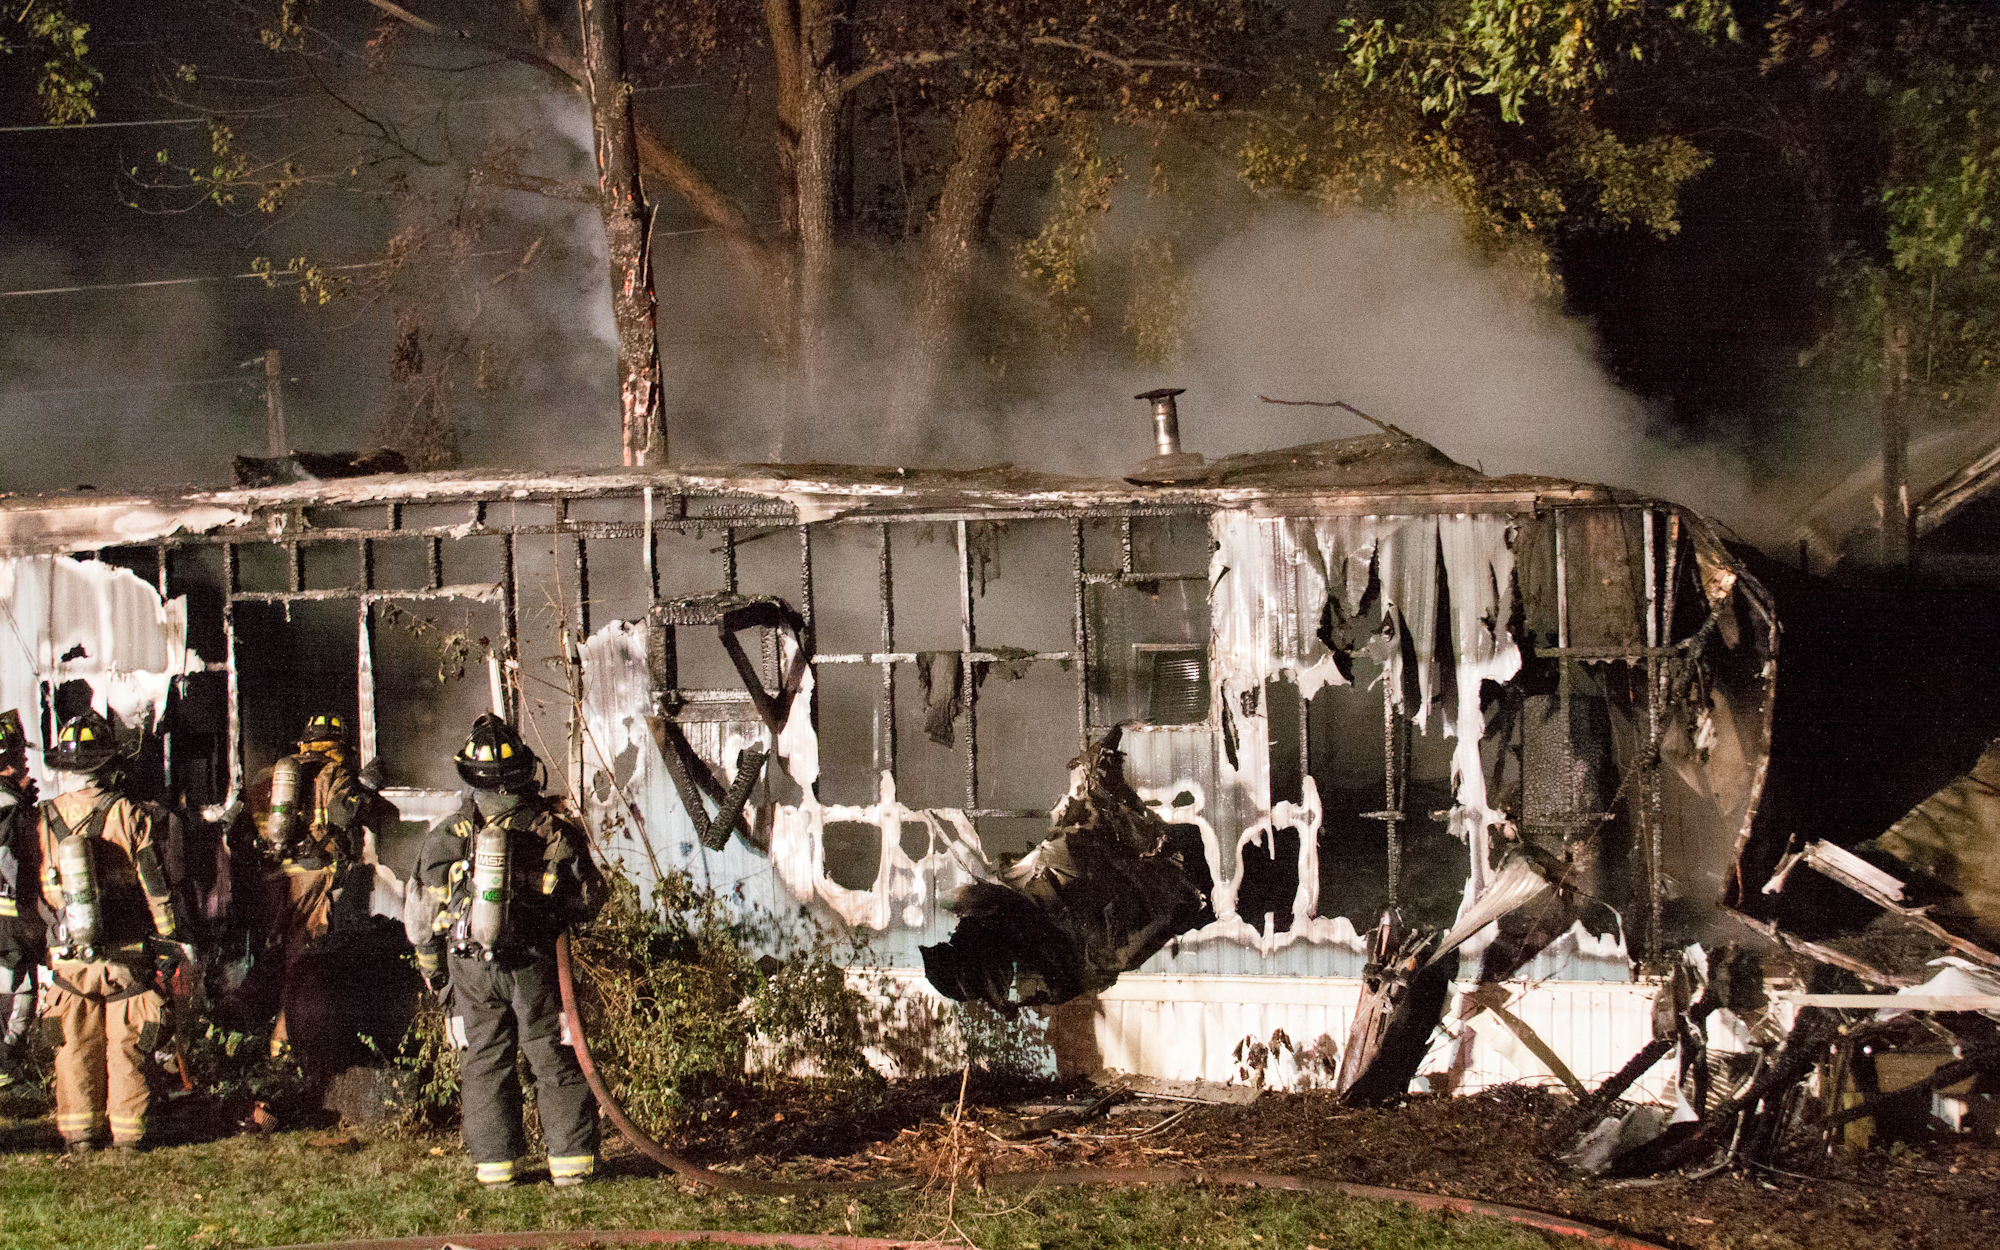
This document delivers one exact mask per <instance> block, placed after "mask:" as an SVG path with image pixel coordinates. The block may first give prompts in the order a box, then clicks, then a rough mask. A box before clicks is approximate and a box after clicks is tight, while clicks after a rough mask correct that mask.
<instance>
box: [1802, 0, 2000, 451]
mask: <svg viewBox="0 0 2000 1250" xmlns="http://www.w3.org/2000/svg"><path fill="white" fill-rule="evenodd" d="M1996 57H2000V15H1995V14H1992V13H1991V12H1990V11H1986V10H1983V9H1982V8H1981V7H1980V6H1966V5H1959V4H1951V3H1928V4H1912V5H1892V4H1886V3H1857V4H1838V3H1829V2H1826V0H1787V3H1786V4H1785V5H1783V7H1782V8H1781V9H1780V11H1779V13H1778V15H1777V17H1776V18H1775V19H1774V21H1773V23H1772V45H1771V52H1770V55H1769V58H1768V62H1767V66H1768V70H1769V72H1770V73H1771V74H1772V75H1773V76H1774V77H1778V78H1790V79H1792V80H1795V81H1798V82H1800V83H1802V84H1804V85H1805V89H1806V92H1807V95H1808V97H1809V98H1810V99H1812V101H1813V102H1814V103H1819V102H1821V101H1831V102H1837V103H1839V104H1842V105H1844V106H1845V109H1846V111H1845V112H1844V113H1836V114H1835V115H1838V116H1845V117H1852V118H1858V119H1859V123H1860V125H1861V126H1863V127H1865V129H1866V130H1867V131H1869V132H1872V137H1873V139H1874V142H1873V143H1869V144H1857V143H1853V142H1851V125H1852V123H1850V126H1847V127H1842V128H1839V129H1833V130H1829V131H1824V132H1822V133H1820V134H1819V135H1818V136H1817V137H1818V140H1819V142H1820V143H1821V145H1822V150H1821V151H1820V152H1819V153H1817V155H1818V157H1819V159H1821V160H1824V161H1827V162H1829V163H1831V162H1836V161H1840V160H1843V159H1847V160H1851V159H1852V153H1853V152H1854V151H1856V150H1860V151H1863V152H1872V154H1873V155H1874V161H1873V162H1872V164H1871V167H1870V169H1869V176H1868V177H1867V178H1866V180H1865V182H1864V183H1863V184H1862V186H1861V188H1860V191H1859V198H1860V199H1861V200H1862V201H1863V203H1862V205H1861V206H1860V207H1862V208H1863V209H1872V211H1861V212H1854V213H1850V214H1847V215H1844V216H1842V217H1841V218H1840V219H1839V220H1840V224H1841V228H1840V229H1838V230H1837V232H1836V233H1834V234H1833V235H1832V236H1831V237H1830V238H1829V240H1828V242H1829V251H1830V256H1829V266H1828V270H1827V286H1828V289H1829V292H1830V294H1831V295H1832V297H1833V304H1832V307H1831V309H1830V313H1831V317H1830V320H1829V324H1828V327H1827V330H1826V332H1825V334H1824V335H1823V336H1822V337H1821V339H1820V341H1819V342H1818V343H1817V344H1816V345H1815V346H1814V348H1813V349H1812V350H1811V351H1810V352H1808V353H1806V354H1805V356H1804V357H1803V358H1802V363H1804V364H1806V365H1807V366H1808V367H1809V369H1810V370H1811V372H1812V374H1813V375H1814V376H1816V377H1817V378H1818V379H1820V381H1821V383H1822V384H1824V385H1830V386H1833V387H1835V388H1839V389H1845V390H1849V391H1852V390H1854V389H1855V388H1860V389H1861V390H1863V391H1872V390H1875V389H1877V388H1879V387H1880V386H1881V385H1882V384H1883V379H1884V374H1883V370H1884V369H1885V367H1886V365H1885V354H1884V350H1883V344H1884V342H1885V339H1887V338H1889V337H1890V336H1893V335H1897V334H1899V333H1900V334H1901V335H1903V336H1905V337H1906V338H1907V341H1908V369H1909V374H1910V382H1911V385H1912V387H1913V389H1914V391H1915V393H1916V395H1917V396H1918V397H1920V398H1921V399H1922V401H1923V402H1924V403H1925V405H1926V406H1927V408H1928V410H1929V412H1930V413H1931V414H1932V415H1933V416H1941V415H1949V414H1950V413H1952V412H1955V411H1961V410H1967V409H1972V410H1978V409H1983V408H1984V407H1985V405H1987V404H1988V403H1990V402H1991V399H1992V394H1993V389H1994V380H1995V373H1994V362H1995V361H1996V359H2000V233H1996V231H1995V228H1994V217H1993V193H1994V186H1995V181H1996V175H2000V74H1996V72H1995V69H1994V65H1995V63H1996ZM1827 111H1829V112H1830V111H1831V110H1827ZM1899 367H1900V366H1899Z"/></svg>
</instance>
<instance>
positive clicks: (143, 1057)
mask: <svg viewBox="0 0 2000 1250" xmlns="http://www.w3.org/2000/svg"><path fill="white" fill-rule="evenodd" d="M55 973H56V975H57V976H58V977H61V978H62V979H63V980H64V981H66V982H68V983H69V984H70V985H72V986H74V987H75V990H76V991H78V992H73V991H71V990H66V989H63V988H62V987H61V986H60V985H58V986H53V987H51V988H50V990H49V994H48V997H47V998H46V999H45V1000H44V1002H43V1004H42V1015H43V1017H44V1018H45V1019H53V1020H55V1021H58V1022H59V1023H60V1025H61V1027H62V1045H61V1046H60V1047H59V1048H58V1049H57V1050H56V1062H55V1078H56V1082H55V1083H56V1129H57V1131H58V1132H60V1133H61V1134H62V1135H63V1139H64V1140H65V1141H89V1140H91V1139H92V1138H94V1137H96V1136H97V1135H98V1133H99V1132H100V1131H101V1130H102V1128H103V1127H104V1126H105V1124H106V1123H107V1121H108V1122H109V1123H110V1125H111V1129H112V1135H113V1137H114V1139H115V1140H117V1141H118V1142H119V1143H120V1144H125V1145H137V1144H138V1143H139V1140H140V1138H141V1137H143V1136H144V1134H145V1131H146V1109H147V1106H148V1105H149V1103H150V1102H151V1099H152V1093H151V1091H150V1090H149V1089H148V1088H147V1085H146V1066H147V1065H148V1064H150V1063H151V1062H152V1056H151V1055H149V1054H147V1053H146V1041H147V1040H148V1035H149V1034H154V1033H157V1032H158V1025H159V1024H160V1022H161V1020H162V1019H163V1018H164V1017H165V1015H166V1000H164V999H162V998H161V997H160V995H159V992H158V991H156V990H151V989H148V990H146V991H144V992H142V993H138V994H133V995H131V996H130V997H127V998H120V999H118V1000H117V1001H115V1002H106V1001H104V1000H105V999H106V998H111V997H114V996H115V995H118V994H121V993H124V992H125V991H126V990H128V989H130V988H131V987H132V986H134V985H135V984H137V983H138V982H137V974H135V973H134V972H133V971H132V970H131V969H129V968H126V967H124V966H123V965H120V964H113V963H108V962H105V961H102V960H100V961H97V962H93V963H83V962H80V961H77V960H70V959H61V960H57V961H56V965H55ZM149 1026H151V1027H150V1028H149Z"/></svg>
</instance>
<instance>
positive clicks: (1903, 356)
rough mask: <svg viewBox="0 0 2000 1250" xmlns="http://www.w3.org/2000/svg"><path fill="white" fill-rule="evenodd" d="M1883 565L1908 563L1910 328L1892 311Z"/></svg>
mask: <svg viewBox="0 0 2000 1250" xmlns="http://www.w3.org/2000/svg"><path fill="white" fill-rule="evenodd" d="M1882 374H1883V386H1882V563H1883V564H1884V565H1885V566H1888V567H1890V568H1900V567H1902V566H1904V565H1906V564H1908V563H1909V562H1910V547H1911V526H1910V465H1909V453H1910V416H1909V388H1910V328H1909V326H1908V325H1906V324H1905V323H1904V322H1903V320H1902V319H1901V318H1900V317H1897V316H1895V315H1894V313H1893V312H1892V313H1891V315H1890V318H1889V324H1888V325H1887V327H1886V328H1885V331H1884V341H1883V345H1882Z"/></svg>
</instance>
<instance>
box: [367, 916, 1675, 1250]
mask: <svg viewBox="0 0 2000 1250" xmlns="http://www.w3.org/2000/svg"><path fill="white" fill-rule="evenodd" d="M556 985H557V987H558V989H559V990H560V991H561V994H562V1009H563V1016H564V1018H565V1019H566V1020H567V1021H568V1024H569V1033H570V1039H571V1041H572V1043H573V1044H574V1050H575V1052H576V1059H577V1065H578V1066H579V1067H580V1068H582V1069H583V1079H584V1080H585V1081H586V1082H588V1083H589V1085H590V1092H591V1093H593V1094H595V1095H596V1096H597V1104H598V1106H599V1107H600V1108H602V1109H603V1111H604V1114H605V1116H606V1118H608V1119H609V1120H610V1121H611V1123H612V1125H613V1126H615V1127H616V1128H617V1129H618V1133H619V1135H620V1136H621V1137H623V1138H624V1139H625V1140H626V1141H627V1142H628V1143H630V1144H631V1146H632V1148H633V1149H635V1150H637V1151H638V1152H639V1153H640V1154H642V1155H644V1156H646V1157H647V1158H648V1159H651V1160H652V1161H653V1162H655V1163H657V1164H659V1165H660V1166H662V1167H664V1168H666V1169H667V1170H668V1171H670V1172H672V1173H673V1174H674V1175H676V1176H678V1177H680V1178H681V1179H682V1180H685V1181H689V1182H691V1183H693V1184H696V1185H707V1186H711V1187H713V1188H716V1189H720V1190H724V1191H726V1192H729V1193H737V1194H754V1195H758V1196H765V1197H775V1196H803V1195H812V1194H837V1193H857V1192H862V1191H868V1190H886V1189H894V1188H897V1187H899V1185H900V1184H902V1182H897V1181H891V1180H874V1181H773V1180H763V1179H760V1178H758V1177H752V1176H735V1175H731V1174H729V1173H726V1172H717V1171H715V1170H713V1169H711V1168H705V1167H702V1166H701V1165H699V1164H696V1163H690V1162H689V1161H688V1160H686V1159H684V1158H682V1157H681V1156H680V1155H677V1154H675V1153H674V1152H673V1151H671V1150H668V1149H667V1148H666V1147H665V1146H662V1145H661V1144H660V1143H659V1142H658V1141H656V1140H654V1139H653V1137H652V1136H650V1135H649V1134H648V1133H647V1132H646V1131H645V1130H644V1129H642V1128H640V1127H639V1126H638V1125H637V1124H634V1123H633V1122H632V1119H631V1117H630V1116H628V1115H626V1114H625V1109H624V1108H623V1107H621V1106H619V1105H618V1100H617V1099H615V1098H613V1097H612V1096H611V1091H610V1089H608V1088H607V1087H606V1086H605V1084H604V1080H603V1078H602V1077H601V1076H600V1075H599V1074H598V1071H597V1064H596V1063H595V1062H594V1061H593V1059H592V1058H591V1054H590V1043H589V1040H588V1039H587V1038H586V1037H585V1035H584V1031H583V1015H582V1013H581V1012H580V1011H578V1010H577V999H576V984H575V980H574V978H573V977H572V975H571V971H570V955H569V935H568V934H566V933H565V934H562V935H561V936H559V937H557V939H556ZM1190 1184H1207V1185H1229V1186H1240V1187H1243V1188H1252V1189H1280V1190H1290V1191H1294V1192H1304V1193H1337V1194H1341V1195H1343V1196H1345V1197H1349V1198H1359V1199H1363V1200H1366V1201H1373V1202H1396V1203H1401V1204H1403V1205H1406V1206H1414V1207H1418V1208H1421V1209H1424V1210H1431V1211H1453V1212H1456V1213H1458V1214H1461V1215H1481V1216H1485V1217H1487V1218H1489V1219H1496V1220H1504V1221H1506V1222H1508V1223H1510V1224H1520V1225H1523V1226H1526V1227H1529V1228H1536V1229H1540V1230H1542V1231H1543V1232H1548V1233H1555V1234H1557V1235H1558V1236H1563V1237H1574V1238H1577V1239H1579V1240H1582V1241H1586V1242H1589V1243H1591V1244H1593V1245H1599V1246H1609V1247H1612V1248H1613V1250H1669V1248H1668V1247H1666V1246H1664V1245H1662V1244H1660V1243H1658V1242H1653V1241H1646V1240H1644V1239H1642V1238H1638V1237H1633V1236H1630V1235H1628V1234H1625V1233H1621V1232H1617V1231H1615V1230H1613V1229H1608V1228H1602V1227H1599V1226H1597V1225H1594V1224H1588V1223H1585V1222H1583V1221H1581V1220H1574V1219H1571V1218H1569V1217H1567V1216H1561V1215H1555V1214H1552V1213H1550V1212H1546V1211H1535V1210H1531V1209H1529V1208H1527V1207H1516V1206H1509V1205H1507V1204H1505V1203H1499V1202H1482V1201H1480V1200H1478V1199H1476V1198H1460V1197H1455V1196H1453V1195H1450V1194H1433V1193H1423V1192H1421V1191H1417V1190H1409V1189H1390V1188H1387V1187H1384V1186H1380V1185H1362V1184H1357V1183H1355V1182H1352V1181H1337V1180H1331V1179H1328V1178H1324V1177H1316V1176H1281V1175H1278V1174H1275V1173H1270V1172H1243V1171H1216V1170H1210V1169H1207V1168H1199V1167H1188V1168H1172V1167H1169V1168H1053V1169H1045V1170H1041V1171H1026V1172H1003V1173H1000V1174H998V1175H989V1176H988V1177H987V1178H986V1187H987V1188H989V1189H1037V1188H1041V1187H1044V1186H1057V1185H1190ZM707 1235H708V1236H710V1237H711V1238H712V1239H713V1240H717V1241H722V1240H725V1239H726V1240H728V1241H730V1242H732V1243H734V1244H758V1245H803V1244H804V1243H803V1242H801V1241H799V1240H797V1239H792V1238H785V1237H781V1236H772V1237H771V1238H769V1239H768V1240H762V1241H757V1242H755V1243H752V1242H748V1241H744V1240H742V1238H743V1237H745V1236H762V1235H759V1234H749V1235H746V1234H729V1235H727V1237H726V1238H725V1236H724V1235H721V1234H707ZM548 1236H549V1234H546V1233H520V1234H511V1233H510V1234H493V1235H492V1236H491V1237H489V1238H487V1239H483V1240H480V1241H478V1242H477V1243H474V1242H472V1241H470V1240H468V1239H465V1238H460V1239H459V1241H460V1244H464V1245H468V1246H471V1245H474V1244H476V1245H477V1246H479V1247H480V1248H481V1250H528V1248H530V1247H534V1246H540V1245H545V1244H548V1243H547V1241H546V1238H547V1237H548ZM600 1236H602V1234H600ZM670 1236H671V1237H679V1236H680V1234H671V1235H665V1234H663V1235H661V1236H660V1237H659V1240H667V1239H669V1237H670ZM646 1239H647V1237H646V1236H642V1235H639V1234H634V1235H633V1236H632V1239H631V1240H632V1243H633V1244H637V1243H639V1242H641V1241H644V1240H646ZM840 1241H841V1239H837V1238H826V1239H821V1240H818V1241H817V1242H816V1243H815V1244H817V1245H822V1246H826V1247H833V1246H834V1245H835V1244H836V1243H837V1242H840ZM339 1244H340V1245H341V1246H343V1247H346V1248H347V1250H359V1248H361V1247H368V1248H369V1250H376V1248H378V1247H379V1250H419V1248H420V1247H426V1246H429V1245H430V1244H431V1243H430V1242H428V1241H425V1240H422V1239H398V1240H396V1241H383V1242H349V1243H339ZM845 1244H851V1245H853V1246H856V1247H859V1246H861V1245H863V1244H872V1245H878V1246H888V1245H915V1244H920V1243H914V1242H880V1241H878V1242H869V1241H868V1239H864V1238H853V1239H847V1241H846V1243H845Z"/></svg>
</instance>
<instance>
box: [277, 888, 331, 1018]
mask: <svg viewBox="0 0 2000 1250" xmlns="http://www.w3.org/2000/svg"><path fill="white" fill-rule="evenodd" d="M336 871H337V870H336V869H334V868H332V867H331V866H329V867H326V868H302V867H300V866H298V865H296V864H292V863H287V864H286V865H285V866H284V869H283V870H282V871H281V872H278V873H274V874H273V875H272V877H271V880H270V881H269V883H268V885H269V889H270V891H271V893H270V898H271V916H270V921H269V923H270V926H271V927H270V932H271V934H272V936H273V937H274V938H275V939H276V940H277V941H279V942H281V943H282V944H283V947H284V950H283V952H282V954H283V956H284V964H283V971H282V975H283V977H284V981H283V983H282V984H280V986H279V987H278V1020H277V1023H276V1024H274V1025H272V1026H271V1053H272V1054H273V1055H281V1054H284V1053H286V1052H287V1051H288V1050H289V1049H290V1047H291V1038H292V1033H291V1025H290V1021H289V1017H290V1016H291V1014H292V1009H293V1008H294V1007H295V1006H297V1005H298V994H299V990H300V986H299V985H298V968H299V961H300V960H301V959H304V958H305V955H306V948H307V947H308V946H309V945H310V944H311V943H313V942H316V941H318V940H319V939H321V938H323V937H325V936H326V934H327V929H328V928H329V927H330V926H331V923H332V920H333V887H334V880H335V875H336Z"/></svg>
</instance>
